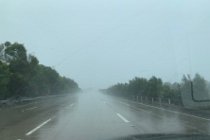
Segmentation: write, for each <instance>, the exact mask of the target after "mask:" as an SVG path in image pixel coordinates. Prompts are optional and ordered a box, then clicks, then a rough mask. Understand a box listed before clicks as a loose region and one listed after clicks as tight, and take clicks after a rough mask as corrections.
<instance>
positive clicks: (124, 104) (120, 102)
mask: <svg viewBox="0 0 210 140" xmlns="http://www.w3.org/2000/svg"><path fill="white" fill-rule="evenodd" d="M119 103H121V104H123V105H126V106H130V105H129V104H126V103H124V102H119Z"/></svg>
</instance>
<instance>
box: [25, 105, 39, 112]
mask: <svg viewBox="0 0 210 140" xmlns="http://www.w3.org/2000/svg"><path fill="white" fill-rule="evenodd" d="M37 108H38V107H36V106H35V107H31V108H27V109H25V111H29V110H33V109H37Z"/></svg>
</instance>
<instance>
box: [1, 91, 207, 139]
mask: <svg viewBox="0 0 210 140" xmlns="http://www.w3.org/2000/svg"><path fill="white" fill-rule="evenodd" d="M0 114H1V115H0V121H1V122H0V139H1V140H70V139H72V140H99V139H103V140H109V139H115V138H119V137H123V136H129V135H136V134H155V133H158V134H159V133H170V134H171V133H173V134H197V133H201V134H209V132H210V119H208V118H202V117H198V116H195V115H190V114H186V113H181V112H175V111H170V110H165V109H162V108H159V107H153V106H150V105H145V104H141V103H135V102H132V101H129V100H125V99H121V98H116V97H112V96H109V95H105V94H102V93H99V92H97V91H89V92H83V93H80V94H73V95H62V96H57V97H52V98H49V99H45V100H40V101H35V102H32V103H29V104H25V105H19V106H14V107H10V108H4V109H1V110H0Z"/></svg>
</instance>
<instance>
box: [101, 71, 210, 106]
mask: <svg viewBox="0 0 210 140" xmlns="http://www.w3.org/2000/svg"><path fill="white" fill-rule="evenodd" d="M191 83H193V89H194V94H195V97H196V98H199V99H200V100H206V99H207V98H209V91H210V83H209V82H208V81H207V80H205V79H204V78H203V77H202V76H200V75H199V74H195V76H194V77H193V79H191V78H190V77H189V76H185V75H184V76H183V78H182V80H181V82H179V83H178V82H175V83H170V82H163V80H162V79H161V78H157V77H155V76H153V77H151V78H149V79H146V78H139V77H135V78H134V79H132V80H130V81H129V82H127V83H118V84H115V85H113V86H111V87H109V88H107V89H105V90H103V92H106V93H108V94H111V95H116V96H122V97H126V98H133V97H137V96H138V97H144V98H150V99H151V98H152V99H153V100H154V101H157V100H159V99H160V98H161V99H170V100H171V101H172V102H173V104H176V105H182V95H181V94H183V93H186V92H191Z"/></svg>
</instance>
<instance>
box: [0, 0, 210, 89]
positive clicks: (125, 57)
mask: <svg viewBox="0 0 210 140" xmlns="http://www.w3.org/2000/svg"><path fill="white" fill-rule="evenodd" d="M0 5H1V8H0V42H1V43H3V42H5V41H7V40H8V41H11V42H19V43H23V44H24V45H25V46H26V48H27V50H28V52H29V53H32V54H34V55H35V56H37V57H38V59H39V60H40V63H42V64H45V65H48V66H53V67H54V68H55V69H56V70H57V71H58V72H59V73H60V74H61V75H65V76H67V77H70V78H72V79H74V80H75V81H77V82H78V83H79V85H80V87H82V88H88V87H94V88H105V87H108V86H109V85H112V84H114V83H116V82H126V81H128V80H129V79H132V78H133V77H135V76H139V77H147V78H149V77H151V76H152V75H155V76H158V77H161V78H163V80H164V81H179V80H180V79H181V76H182V75H183V74H188V73H190V74H193V73H195V72H198V73H200V74H201V75H203V76H205V77H206V78H207V79H209V80H210V74H209V73H210V57H209V56H210V8H209V6H210V1H209V0H0Z"/></svg>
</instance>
